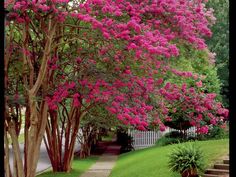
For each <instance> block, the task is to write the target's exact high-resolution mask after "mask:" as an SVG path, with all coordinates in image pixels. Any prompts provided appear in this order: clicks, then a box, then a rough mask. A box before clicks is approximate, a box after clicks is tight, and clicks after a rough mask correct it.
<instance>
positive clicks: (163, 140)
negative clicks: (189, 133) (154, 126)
mask: <svg viewBox="0 0 236 177" xmlns="http://www.w3.org/2000/svg"><path fill="white" fill-rule="evenodd" d="M181 142H183V139H181V138H169V137H165V136H163V137H161V138H160V139H158V140H157V141H156V145H157V146H166V145H169V144H176V143H181Z"/></svg>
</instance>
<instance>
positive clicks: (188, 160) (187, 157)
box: [168, 143, 205, 177]
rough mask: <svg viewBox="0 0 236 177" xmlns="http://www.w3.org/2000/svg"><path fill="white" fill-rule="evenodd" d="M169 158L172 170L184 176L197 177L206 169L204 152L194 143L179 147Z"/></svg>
mask: <svg viewBox="0 0 236 177" xmlns="http://www.w3.org/2000/svg"><path fill="white" fill-rule="evenodd" d="M169 158H170V159H169V162H168V166H169V167H170V169H171V170H172V171H174V172H179V173H180V174H182V176H189V177H191V176H192V177H193V176H197V174H198V173H199V172H200V171H203V170H204V167H205V159H204V155H203V151H202V150H201V149H200V148H199V147H197V146H195V145H194V144H193V143H187V144H182V145H179V146H178V147H177V148H175V149H174V150H173V151H172V153H171V154H170V156H169Z"/></svg>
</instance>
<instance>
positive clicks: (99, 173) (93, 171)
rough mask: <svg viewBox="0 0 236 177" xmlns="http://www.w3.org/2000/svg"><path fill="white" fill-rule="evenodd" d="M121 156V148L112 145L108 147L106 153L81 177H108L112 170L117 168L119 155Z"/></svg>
mask: <svg viewBox="0 0 236 177" xmlns="http://www.w3.org/2000/svg"><path fill="white" fill-rule="evenodd" d="M119 154H120V146H119V145H116V144H114V143H112V144H111V145H108V147H107V148H106V150H105V152H104V153H103V154H102V155H101V157H100V158H99V159H98V160H97V162H96V163H95V164H94V165H92V166H91V167H90V168H89V169H88V170H87V171H86V172H85V173H83V174H82V175H81V176H80V177H108V176H109V175H110V173H111V170H112V168H113V167H114V166H115V163H116V160H117V158H118V155H119Z"/></svg>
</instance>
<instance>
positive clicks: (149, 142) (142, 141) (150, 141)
mask: <svg viewBox="0 0 236 177" xmlns="http://www.w3.org/2000/svg"><path fill="white" fill-rule="evenodd" d="M195 130H196V128H195V127H191V128H189V129H188V130H186V133H187V136H196V133H195ZM171 131H179V130H176V129H172V128H167V129H166V130H165V131H164V132H161V131H138V130H129V131H128V134H129V135H131V136H132V137H133V140H134V142H133V147H134V149H143V148H147V147H150V146H153V145H155V143H156V141H157V140H158V139H159V138H161V137H162V136H163V135H164V134H166V133H168V132H171Z"/></svg>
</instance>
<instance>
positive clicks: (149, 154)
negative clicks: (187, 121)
mask: <svg viewBox="0 0 236 177" xmlns="http://www.w3.org/2000/svg"><path fill="white" fill-rule="evenodd" d="M187 143H189V142H187ZM193 143H196V145H197V146H200V147H201V149H202V150H203V152H204V154H205V157H206V164H207V167H210V166H212V165H213V164H214V162H215V161H216V160H217V159H219V158H221V157H222V156H224V155H226V154H228V153H229V139H221V140H208V141H195V142H193ZM176 146H177V144H173V145H167V146H162V147H157V146H154V147H151V148H147V149H142V150H137V151H133V152H129V153H126V154H122V155H120V156H119V158H118V160H117V163H116V165H115V167H114V168H113V170H112V172H111V174H110V176H109V177H131V176H135V177H180V176H181V175H180V174H178V173H174V172H171V171H170V170H169V167H168V160H169V157H168V155H169V154H170V152H171V151H172V150H173V149H174V148H175V147H176Z"/></svg>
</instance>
